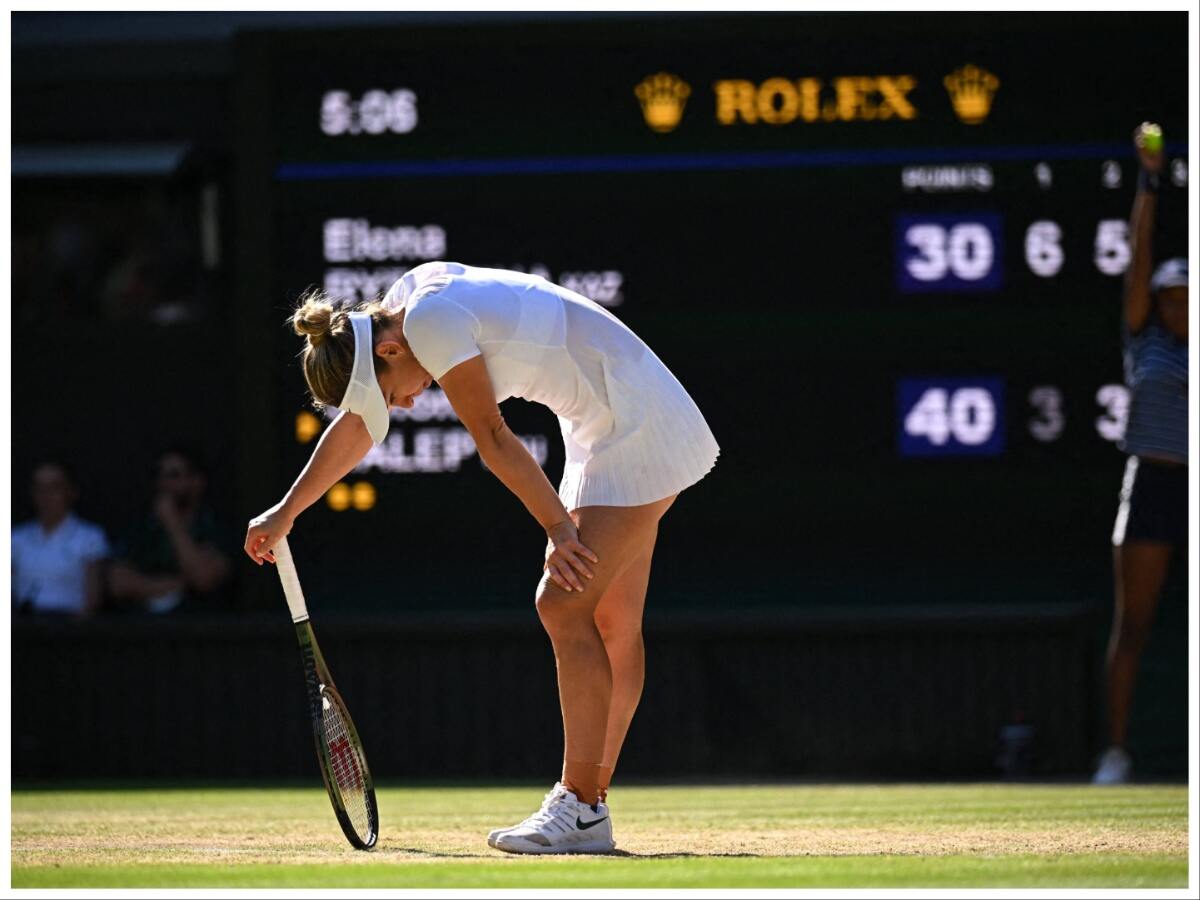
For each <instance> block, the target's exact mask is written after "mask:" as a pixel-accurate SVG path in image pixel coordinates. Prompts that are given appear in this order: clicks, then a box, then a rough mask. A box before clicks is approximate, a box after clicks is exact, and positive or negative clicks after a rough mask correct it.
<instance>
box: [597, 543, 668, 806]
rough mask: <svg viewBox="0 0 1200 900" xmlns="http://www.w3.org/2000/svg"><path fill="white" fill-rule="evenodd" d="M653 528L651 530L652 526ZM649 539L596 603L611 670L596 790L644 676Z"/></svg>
mask: <svg viewBox="0 0 1200 900" xmlns="http://www.w3.org/2000/svg"><path fill="white" fill-rule="evenodd" d="M656 531H657V529H656ZM653 556H654V542H653V540H652V541H651V543H650V547H649V549H648V550H647V552H646V553H644V554H642V556H640V557H638V558H637V559H636V560H634V561H633V563H631V564H630V565H629V566H628V567H627V568H626V569H625V571H624V572H622V573H621V574H620V575H619V576H617V578H615V579H614V580H613V582H612V584H610V585H609V586H608V590H606V591H605V592H604V596H603V597H601V598H600V603H599V604H598V605H597V607H596V614H595V617H594V618H595V620H596V627H597V628H598V629H599V630H600V637H601V639H602V640H603V641H604V649H605V650H606V651H608V662H609V667H610V668H611V670H612V698H611V700H610V701H609V707H608V725H607V728H606V729H605V735H604V761H603V775H604V776H605V780H604V782H603V783H602V784H601V788H602V795H603V794H606V793H607V791H608V779H611V777H612V773H613V770H614V769H616V767H617V758H618V757H619V756H620V754H621V747H622V745H623V744H624V743H625V735H626V734H627V733H628V732H629V723H630V722H631V721H632V720H633V714H634V712H635V711H636V710H637V706H638V702H639V701H640V700H641V698H642V687H643V685H644V684H645V681H646V651H645V646H644V644H643V643H642V613H643V611H644V609H645V606H646V590H647V588H648V586H649V583H650V565H651V563H652V561H653Z"/></svg>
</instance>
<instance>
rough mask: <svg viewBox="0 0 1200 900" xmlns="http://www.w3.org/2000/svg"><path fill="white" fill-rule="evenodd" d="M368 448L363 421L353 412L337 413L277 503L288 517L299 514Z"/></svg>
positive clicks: (361, 456)
mask: <svg viewBox="0 0 1200 900" xmlns="http://www.w3.org/2000/svg"><path fill="white" fill-rule="evenodd" d="M370 449H371V435H370V434H369V433H368V432H367V426H366V425H364V424H363V420H362V419H360V418H359V417H358V416H356V415H354V414H353V413H347V412H343V413H341V414H340V415H339V416H338V417H337V418H336V419H335V420H334V422H333V424H332V425H330V426H329V427H328V428H326V429H325V433H324V434H322V435H321V439H320V440H319V441H317V446H316V448H315V449H314V450H313V454H312V456H311V457H310V458H309V460H308V464H307V465H305V467H304V469H303V470H302V471H301V472H300V475H299V477H298V478H297V479H296V481H295V483H294V484H293V485H292V486H291V488H290V489H289V490H288V492H287V494H285V495H284V498H283V501H282V503H281V504H280V506H281V508H283V509H284V510H286V512H287V513H288V515H290V516H291V517H292V518H295V517H296V516H298V515H300V513H302V512H303V511H304V510H306V509H308V507H310V506H312V504H313V503H315V502H316V501H317V500H319V499H321V497H323V496H324V495H325V492H326V491H328V490H329V489H330V488H331V487H333V486H334V485H335V484H337V483H338V482H339V481H341V480H342V479H343V478H345V477H346V474H347V473H348V472H350V471H351V470H352V469H353V468H354V467H355V466H356V465H358V464H359V463H360V462H361V461H362V458H363V457H364V456H366V455H367V452H368V451H369V450H370Z"/></svg>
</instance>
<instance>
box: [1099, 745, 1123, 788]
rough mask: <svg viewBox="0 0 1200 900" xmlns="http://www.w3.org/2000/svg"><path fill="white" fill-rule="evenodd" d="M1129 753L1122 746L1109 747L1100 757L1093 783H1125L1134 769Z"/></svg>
mask: <svg viewBox="0 0 1200 900" xmlns="http://www.w3.org/2000/svg"><path fill="white" fill-rule="evenodd" d="M1132 768H1133V766H1132V763H1131V762H1130V759H1129V754H1128V753H1126V752H1125V751H1124V750H1122V749H1121V748H1120V747H1109V748H1108V749H1107V750H1105V751H1104V755H1103V756H1101V757H1100V765H1098V766H1097V767H1096V774H1095V775H1093V776H1092V784H1125V783H1126V782H1128V781H1129V771H1130V769H1132Z"/></svg>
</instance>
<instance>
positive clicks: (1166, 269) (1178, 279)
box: [1150, 256, 1188, 294]
mask: <svg viewBox="0 0 1200 900" xmlns="http://www.w3.org/2000/svg"><path fill="white" fill-rule="evenodd" d="M1187 286H1188V261H1187V260H1186V259H1184V258H1183V257H1181V256H1180V257H1176V258H1175V259H1168V260H1167V261H1166V262H1164V263H1162V264H1160V265H1159V267H1158V268H1157V269H1155V270H1154V277H1153V278H1151V279H1150V290H1151V292H1152V293H1155V294H1157V293H1158V292H1159V291H1162V290H1166V289H1167V288H1173V287H1187Z"/></svg>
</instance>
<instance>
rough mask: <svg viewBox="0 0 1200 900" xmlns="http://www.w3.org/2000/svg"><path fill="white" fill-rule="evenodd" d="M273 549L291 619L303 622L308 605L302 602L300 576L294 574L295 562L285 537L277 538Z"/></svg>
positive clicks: (306, 617)
mask: <svg viewBox="0 0 1200 900" xmlns="http://www.w3.org/2000/svg"><path fill="white" fill-rule="evenodd" d="M274 551H275V568H276V570H278V572H279V581H280V582H281V583H282V584H283V596H284V597H286V598H287V605H288V609H289V610H290V611H291V613H292V621H293V622H304V621H306V620H307V619H308V607H307V606H306V605H305V603H304V591H302V590H301V589H300V576H299V575H297V574H296V564H295V563H294V562H292V551H291V548H290V547H288V542H287V538H286V537H284V538H280V539H279V543H277V544H276V545H275V548H274Z"/></svg>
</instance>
